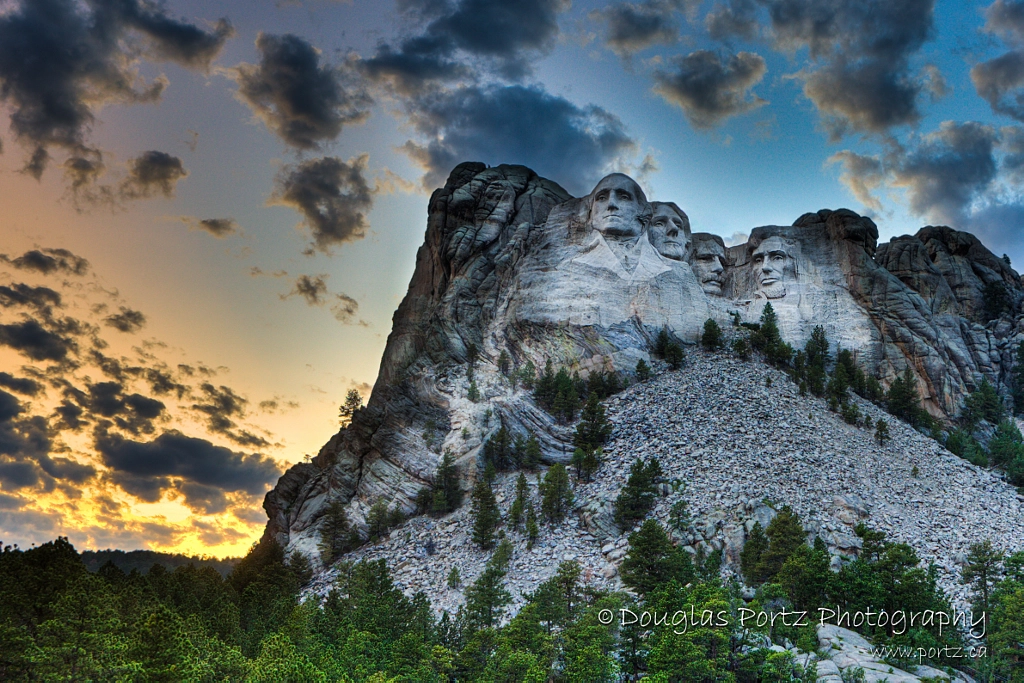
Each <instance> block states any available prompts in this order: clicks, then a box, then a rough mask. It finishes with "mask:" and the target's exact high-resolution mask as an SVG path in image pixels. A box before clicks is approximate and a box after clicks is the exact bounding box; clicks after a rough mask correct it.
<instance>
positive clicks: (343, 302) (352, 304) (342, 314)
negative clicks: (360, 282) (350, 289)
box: [331, 294, 366, 327]
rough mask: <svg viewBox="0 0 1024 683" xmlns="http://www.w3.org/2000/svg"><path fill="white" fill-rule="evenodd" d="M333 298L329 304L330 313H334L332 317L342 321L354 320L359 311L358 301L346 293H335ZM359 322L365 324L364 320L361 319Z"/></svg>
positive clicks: (349, 321)
mask: <svg viewBox="0 0 1024 683" xmlns="http://www.w3.org/2000/svg"><path fill="white" fill-rule="evenodd" d="M334 298H335V301H334V303H333V304H331V313H333V314H334V319H335V320H337V321H338V322H342V323H352V322H355V320H356V315H357V314H358V313H359V302H358V301H356V300H355V299H353V298H352V297H350V296H349V295H348V294H335V295H334ZM359 324H360V325H363V326H364V327H365V326H366V322H365V321H363V320H360V321H359Z"/></svg>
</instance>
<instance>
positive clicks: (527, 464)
mask: <svg viewBox="0 0 1024 683" xmlns="http://www.w3.org/2000/svg"><path fill="white" fill-rule="evenodd" d="M540 456H541V450H540V440H539V439H538V438H537V435H536V434H533V433H531V434H530V437H529V438H528V439H527V440H526V450H525V452H524V454H523V462H522V465H523V467H524V468H526V469H528V470H533V469H536V467H537V465H539V464H540Z"/></svg>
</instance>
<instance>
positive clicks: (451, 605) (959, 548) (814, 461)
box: [311, 349, 1024, 611]
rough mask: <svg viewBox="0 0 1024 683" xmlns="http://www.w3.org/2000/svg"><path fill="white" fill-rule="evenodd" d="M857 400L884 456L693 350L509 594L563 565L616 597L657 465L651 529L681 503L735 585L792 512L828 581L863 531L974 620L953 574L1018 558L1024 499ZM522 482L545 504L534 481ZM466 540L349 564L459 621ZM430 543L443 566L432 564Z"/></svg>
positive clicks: (412, 542) (510, 490)
mask: <svg viewBox="0 0 1024 683" xmlns="http://www.w3.org/2000/svg"><path fill="white" fill-rule="evenodd" d="M768 379H770V380H771V386H770V387H769V386H766V380H768ZM519 391H520V392H522V390H521V389H520V390H519ZM851 400H853V401H856V402H857V404H858V405H859V407H860V409H861V411H862V412H865V413H867V414H868V415H869V416H871V417H872V418H873V419H874V420H877V419H878V418H880V417H882V418H884V419H886V420H887V421H888V423H889V425H890V431H891V435H892V438H891V441H889V442H888V443H886V444H885V445H879V444H878V443H877V442H876V441H875V440H874V437H873V432H870V431H867V430H865V429H863V428H859V427H853V426H850V425H848V424H846V423H845V422H844V421H843V420H842V418H841V417H840V416H839V415H838V414H836V413H832V412H830V411H829V410H828V407H827V404H826V402H825V401H824V400H823V399H819V398H815V397H813V396H800V395H799V392H798V390H797V387H796V386H795V385H794V384H793V383H792V382H791V381H790V379H789V378H788V377H787V376H786V375H785V374H784V373H782V372H780V371H778V370H776V369H774V368H771V367H769V366H767V365H765V364H763V363H762V362H760V361H758V360H749V361H744V360H739V359H737V358H734V357H732V355H731V354H729V353H727V352H719V353H707V352H704V351H699V350H695V349H691V350H690V351H689V357H688V360H687V362H686V364H685V366H684V367H683V368H682V369H681V370H679V371H674V372H673V371H667V370H665V371H663V372H662V373H661V374H659V375H657V376H656V377H654V378H653V379H651V380H650V381H648V382H646V383H641V384H635V385H634V386H632V387H630V388H628V389H626V390H625V391H623V392H621V393H619V394H617V395H615V396H613V397H611V398H610V399H609V400H607V401H606V405H607V409H608V417H609V419H610V420H611V421H612V422H613V424H614V432H613V434H612V437H611V439H610V441H609V443H608V444H607V446H606V448H605V452H604V461H603V463H602V465H601V468H600V469H599V470H598V472H597V474H596V476H595V478H594V481H593V482H592V483H589V484H578V485H577V486H576V487H575V491H574V493H575V499H576V508H575V514H573V515H571V516H570V518H569V519H568V520H567V521H566V522H565V523H563V524H561V525H558V526H554V527H552V526H548V525H543V526H542V528H541V534H540V542H539V543H538V545H537V546H536V547H535V548H534V549H533V550H527V549H526V542H525V539H524V538H523V536H522V534H520V533H510V534H509V537H510V538H511V539H512V540H513V541H514V543H515V553H514V554H513V559H512V562H511V565H510V569H509V573H508V576H507V584H508V586H509V590H510V591H511V592H512V593H513V595H514V598H515V600H516V602H517V604H519V603H521V602H522V599H523V596H524V595H526V594H527V593H529V592H531V591H533V590H534V589H536V587H537V586H538V585H539V584H540V583H541V582H542V581H544V580H545V579H547V578H549V577H550V576H551V575H553V574H554V572H555V570H556V568H557V566H558V563H559V562H561V561H563V560H566V559H575V560H577V561H578V562H580V564H581V565H582V567H583V578H584V582H585V583H588V584H590V585H591V586H593V587H595V588H615V587H621V582H620V580H619V578H618V577H617V565H618V564H619V563H620V562H621V559H622V556H623V555H624V554H625V551H626V545H627V538H626V537H627V536H628V532H629V531H631V530H627V532H626V533H624V534H620V533H619V531H618V530H617V529H615V527H614V523H613V522H612V519H611V504H612V502H613V501H614V499H615V497H616V496H617V495H618V493H619V491H620V490H621V489H622V487H623V486H624V485H625V482H626V479H627V477H628V474H629V468H630V465H631V464H632V462H633V461H634V460H635V459H636V458H637V457H640V458H644V459H647V458H651V457H657V458H659V459H660V462H661V464H662V467H663V469H664V471H665V476H666V478H667V479H668V480H670V481H671V480H672V479H678V480H681V481H682V482H684V487H683V488H682V489H681V490H680V491H679V492H678V493H675V492H672V490H671V487H669V486H664V487H663V494H664V495H662V496H661V497H660V498H659V500H658V503H657V506H656V507H655V509H654V513H653V514H654V516H655V517H657V518H658V519H659V520H660V521H662V523H665V524H666V525H667V522H668V516H669V510H670V508H671V507H672V505H673V504H674V503H675V502H676V501H677V500H680V499H681V500H685V501H686V502H687V504H688V506H689V510H690V512H691V514H692V517H693V518H694V520H695V522H694V525H693V527H692V528H691V530H690V531H689V532H687V533H685V534H680V535H679V537H678V541H679V542H680V543H681V544H684V545H686V546H687V547H688V549H689V550H691V551H692V550H695V549H696V546H697V545H701V544H706V546H708V547H710V548H715V549H718V548H721V549H723V550H724V553H725V560H726V573H727V574H728V573H731V572H732V571H734V570H735V568H736V566H737V564H736V563H737V561H738V553H739V550H740V548H741V547H742V543H743V541H744V539H745V537H746V535H747V532H748V531H749V527H750V526H752V523H753V520H755V519H759V520H761V521H762V524H763V525H766V524H767V520H769V519H770V518H771V516H772V515H773V514H774V511H773V509H772V508H776V509H777V508H779V507H781V506H782V505H790V506H791V507H792V508H793V509H794V510H795V511H796V512H797V513H798V514H799V515H800V519H801V520H802V522H803V524H804V527H805V529H807V530H808V532H809V538H813V536H815V535H817V536H819V537H821V538H822V540H824V541H825V542H826V543H827V544H828V546H829V549H830V552H831V553H832V554H833V557H834V560H833V562H834V566H835V565H838V563H840V562H841V561H842V559H841V556H851V555H854V554H855V553H856V551H857V549H858V548H859V545H860V539H858V538H857V537H856V536H855V535H854V533H853V526H854V525H855V524H856V523H857V522H861V521H863V522H864V523H865V524H867V525H868V526H870V527H871V528H873V529H875V530H878V531H882V532H885V533H886V534H887V535H888V536H889V538H891V539H892V540H896V541H902V542H906V543H908V544H910V545H911V546H912V547H913V548H914V549H915V550H916V551H917V553H918V555H919V556H920V558H921V559H922V561H923V562H924V563H934V564H935V565H936V567H937V568H938V573H939V582H940V585H941V587H942V588H943V589H944V590H945V591H946V592H947V593H948V594H949V595H950V596H951V597H952V599H953V600H954V603H955V604H958V605H959V606H960V607H961V608H963V607H966V606H967V604H968V598H967V591H966V588H965V587H964V586H962V585H961V584H960V581H959V575H960V569H961V568H960V565H959V562H960V561H962V560H963V557H964V555H965V553H966V552H967V549H968V546H969V545H970V544H971V543H975V542H977V541H980V540H984V539H990V540H992V542H993V543H994V544H995V545H996V547H998V548H1000V549H1002V550H1004V551H1013V550H1018V549H1020V548H1024V497H1022V496H1021V495H1020V494H1019V493H1018V492H1017V490H1016V489H1015V488H1014V487H1012V486H1010V485H1009V484H1007V483H1006V482H1005V481H1003V479H1002V478H1001V476H1000V475H999V474H997V473H995V472H993V471H989V470H985V469H982V468H979V467H976V466H974V465H971V464H970V463H968V462H966V461H965V460H963V459H961V458H958V457H957V456H955V455H953V454H951V453H949V452H948V451H946V450H945V449H944V448H943V447H942V446H940V445H939V444H938V443H937V442H936V441H934V440H933V439H931V438H929V437H927V436H924V435H923V434H920V433H919V432H917V431H915V430H914V429H912V428H911V427H909V426H908V425H906V424H904V423H902V422H900V421H898V420H896V419H894V418H893V417H892V416H890V415H888V414H886V413H885V412H884V411H883V410H881V409H879V408H878V407H876V406H874V405H872V404H870V403H867V402H865V401H863V400H861V399H859V398H853V399H851ZM914 468H916V470H917V471H916V473H915V472H914ZM516 476H517V475H516V474H515V473H508V474H504V475H499V477H498V479H497V480H496V484H495V491H496V493H497V497H498V501H499V506H500V507H501V509H502V512H503V515H505V516H506V517H507V513H508V508H509V506H510V505H511V502H512V499H513V496H514V487H515V477H516ZM528 480H529V482H530V484H531V493H532V495H533V497H534V504H535V505H537V504H538V503H537V498H536V477H535V476H533V475H531V476H529V477H528ZM766 502H767V503H768V505H766V504H765V503H766ZM471 527H472V519H471V515H470V510H469V505H468V503H467V504H464V505H463V507H462V508H460V509H459V510H457V511H456V512H454V513H452V514H449V515H447V516H444V517H441V518H439V519H433V518H430V517H425V516H421V517H416V518H413V519H411V520H409V521H407V522H405V523H404V524H402V525H401V526H400V527H398V528H396V529H394V530H393V531H392V532H391V533H390V535H389V536H388V537H387V538H385V539H384V540H383V541H381V542H380V543H378V544H376V545H371V546H365V547H363V548H361V549H359V550H357V551H356V552H353V553H350V554H349V555H347V556H346V557H345V559H346V560H353V561H355V560H359V559H379V558H383V559H386V560H387V561H388V564H389V566H391V567H392V568H393V570H394V575H395V579H396V583H397V584H398V585H399V586H401V587H402V588H403V589H405V590H406V591H407V592H409V593H410V594H411V593H412V592H415V591H418V590H422V591H424V592H426V593H427V595H428V596H429V597H430V598H431V600H432V602H433V604H434V607H435V609H437V610H440V609H447V610H450V611H454V609H455V608H456V607H457V605H458V604H460V602H461V601H462V600H463V597H464V596H463V592H462V590H460V589H449V588H448V587H447V584H446V580H447V576H448V573H449V572H450V570H451V569H452V568H453V567H458V569H459V571H460V573H461V575H462V579H463V586H466V585H468V584H469V583H471V582H472V581H473V579H475V578H476V576H478V575H479V573H480V572H481V571H482V570H483V568H484V564H485V562H486V560H487V559H488V557H489V556H490V553H487V552H484V551H481V550H479V549H478V548H477V547H476V546H475V545H474V544H473V543H472V541H471V538H470V535H471ZM428 540H432V541H433V543H434V546H435V548H436V551H435V554H434V555H428V554H427V550H426V544H427V541H428ZM334 575H335V570H333V569H332V570H328V571H326V572H321V573H320V574H319V575H318V576H317V578H316V579H315V580H314V582H313V584H312V586H311V588H312V590H314V591H316V592H318V593H320V594H324V593H325V592H326V590H327V589H328V588H329V584H330V582H331V580H332V579H333V577H334Z"/></svg>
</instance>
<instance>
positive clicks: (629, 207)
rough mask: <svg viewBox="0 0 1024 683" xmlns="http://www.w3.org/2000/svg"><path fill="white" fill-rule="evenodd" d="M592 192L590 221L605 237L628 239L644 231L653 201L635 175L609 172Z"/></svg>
mask: <svg viewBox="0 0 1024 683" xmlns="http://www.w3.org/2000/svg"><path fill="white" fill-rule="evenodd" d="M590 196H591V205H590V225H591V226H593V228H594V230H597V231H598V232H600V233H601V234H602V235H604V236H605V238H607V239H613V240H621V239H629V238H633V237H637V236H639V235H640V233H642V232H643V229H644V219H645V218H646V216H647V215H649V213H650V205H649V204H648V203H647V197H645V196H644V191H643V190H641V189H640V186H639V185H637V184H636V181H634V180H633V179H632V178H630V177H629V176H627V175H623V174H622V173H612V174H611V175H607V176H605V177H604V178H602V179H601V182H599V183H598V184H597V187H595V188H594V191H593V192H592V193H591V195H590Z"/></svg>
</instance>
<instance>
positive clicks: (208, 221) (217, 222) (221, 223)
mask: <svg viewBox="0 0 1024 683" xmlns="http://www.w3.org/2000/svg"><path fill="white" fill-rule="evenodd" d="M181 220H182V222H183V223H185V224H186V225H188V228H189V230H201V231H203V232H206V233H209V234H211V235H213V236H214V237H217V238H223V237H227V236H229V235H237V234H238V233H240V232H241V231H242V229H241V228H240V227H238V223H237V222H236V221H235V219H234V218H203V219H198V220H197V219H196V218H193V217H192V216H182V217H181Z"/></svg>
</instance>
